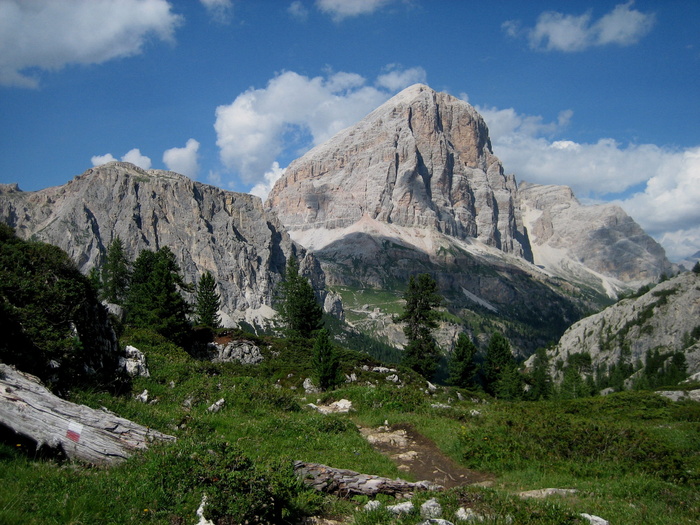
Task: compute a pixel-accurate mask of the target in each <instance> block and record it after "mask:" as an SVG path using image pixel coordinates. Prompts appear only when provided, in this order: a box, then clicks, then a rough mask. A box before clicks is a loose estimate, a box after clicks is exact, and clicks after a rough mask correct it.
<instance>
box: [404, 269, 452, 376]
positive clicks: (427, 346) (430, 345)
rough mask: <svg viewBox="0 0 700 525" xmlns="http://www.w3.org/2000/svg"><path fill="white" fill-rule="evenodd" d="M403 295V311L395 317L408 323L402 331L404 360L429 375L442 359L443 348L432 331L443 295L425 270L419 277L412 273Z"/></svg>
mask: <svg viewBox="0 0 700 525" xmlns="http://www.w3.org/2000/svg"><path fill="white" fill-rule="evenodd" d="M403 298H404V300H405V301H406V305H405V306H404V311H403V313H402V314H401V315H400V316H399V317H397V318H396V319H395V322H399V323H401V322H403V323H406V324H405V326H404V329H403V332H404V334H406V338H407V339H408V344H407V345H406V348H404V353H403V359H402V363H403V364H404V365H406V366H408V367H409V368H411V369H413V370H414V371H416V372H418V373H419V374H421V375H422V376H423V377H425V378H426V379H430V378H432V376H433V374H435V371H436V370H437V364H438V361H439V359H440V349H439V348H438V345H437V343H436V342H435V339H433V336H432V331H433V330H434V329H435V328H437V326H438V322H437V318H438V312H437V310H435V308H437V307H438V306H440V304H442V296H441V295H440V294H439V293H438V289H437V283H436V282H435V280H434V279H433V278H432V277H431V276H430V275H428V274H427V273H424V274H421V275H419V276H418V278H417V279H416V278H414V277H413V276H411V277H410V279H409V281H408V288H407V289H406V292H405V293H404V296H403Z"/></svg>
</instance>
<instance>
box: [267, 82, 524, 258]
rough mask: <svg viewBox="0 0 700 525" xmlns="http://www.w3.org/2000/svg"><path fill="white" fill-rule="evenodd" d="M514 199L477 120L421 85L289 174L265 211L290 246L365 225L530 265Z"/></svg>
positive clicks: (465, 107)
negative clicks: (481, 246) (306, 236)
mask: <svg viewBox="0 0 700 525" xmlns="http://www.w3.org/2000/svg"><path fill="white" fill-rule="evenodd" d="M517 194H518V188H517V186H516V183H515V178H514V177H513V176H512V175H508V176H506V175H505V174H504V172H503V167H502V165H501V163H500V161H499V160H498V158H497V157H496V156H495V155H494V154H493V152H492V151H491V142H490V140H489V136H488V129H487V128H486V124H485V123H484V120H483V119H482V118H481V116H480V115H479V114H478V113H477V112H476V110H474V108H473V107H471V106H470V105H469V104H467V103H466V102H463V101H461V100H459V99H456V98H454V97H452V96H450V95H448V94H446V93H437V92H435V91H433V90H432V89H430V88H429V87H427V86H424V85H421V84H416V85H414V86H411V87H409V88H407V89H405V90H404V91H402V92H401V93H399V94H398V95H396V96H395V97H393V98H392V99H391V100H389V101H388V102H386V103H385V104H383V105H382V106H381V107H379V108H378V109H376V110H375V111H373V112H372V113H370V114H369V115H368V116H367V117H365V118H364V119H363V120H362V121H360V122H359V123H358V124H356V125H355V126H353V127H351V128H348V129H346V130H345V131H341V132H340V133H338V134H337V135H336V136H335V137H333V138H332V139H330V140H329V141H328V142H326V143H324V144H322V145H320V146H318V147H316V148H314V149H313V150H311V151H310V152H308V153H307V154H306V155H304V156H303V157H301V158H300V159H298V160H296V161H294V162H293V163H292V164H290V166H289V167H288V168H287V170H286V172H285V175H284V176H283V177H282V178H281V179H280V180H279V181H278V182H277V183H276V184H275V187H274V188H273V190H272V192H271V193H270V196H269V198H268V200H267V202H266V207H267V209H270V210H275V211H276V212H277V214H278V215H279V217H280V220H281V221H282V223H283V224H284V225H285V226H286V227H287V229H288V230H289V231H290V232H291V234H292V236H293V237H294V235H295V232H303V231H305V230H321V229H323V230H335V229H342V228H347V227H349V226H352V225H353V224H356V223H358V222H359V221H361V220H362V219H363V217H367V218H369V219H371V220H376V221H378V222H380V223H388V224H395V225H399V226H408V227H416V228H426V229H430V230H435V231H438V232H441V233H444V234H447V235H450V236H453V237H456V238H459V239H471V238H474V239H478V240H479V241H481V242H483V243H485V244H487V245H489V246H494V247H496V248H498V249H500V250H502V251H504V252H506V253H511V254H514V255H517V256H522V257H525V258H526V259H529V258H530V257H531V255H530V248H529V245H528V241H527V236H526V235H525V232H524V229H523V225H522V221H521V218H520V214H519V209H518V207H517Z"/></svg>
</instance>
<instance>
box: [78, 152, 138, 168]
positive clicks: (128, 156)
mask: <svg viewBox="0 0 700 525" xmlns="http://www.w3.org/2000/svg"><path fill="white" fill-rule="evenodd" d="M90 160H91V161H92V165H93V166H102V165H103V164H107V163H108V162H114V161H116V160H117V159H115V158H114V156H113V155H112V154H111V153H107V154H105V155H94V156H93V157H92V158H91V159H90ZM121 160H122V162H131V163H132V164H135V165H136V166H138V167H139V168H142V169H144V170H150V169H151V159H149V158H148V157H146V156H145V155H142V154H141V150H139V149H138V148H134V149H132V150H129V151H127V152H126V153H125V154H124V155H123V156H122V158H121Z"/></svg>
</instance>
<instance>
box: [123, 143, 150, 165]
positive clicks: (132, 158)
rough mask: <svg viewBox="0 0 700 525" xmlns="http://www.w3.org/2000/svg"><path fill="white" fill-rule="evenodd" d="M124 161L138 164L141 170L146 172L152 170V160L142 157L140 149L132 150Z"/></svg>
mask: <svg viewBox="0 0 700 525" xmlns="http://www.w3.org/2000/svg"><path fill="white" fill-rule="evenodd" d="M122 161H123V162H131V163H132V164H136V165H137V166H138V167H139V168H141V169H144V170H150V169H151V159H149V158H148V157H146V156H145V155H141V151H140V150H139V149H138V148H134V149H132V150H129V151H127V152H126V154H125V155H124V156H123V157H122Z"/></svg>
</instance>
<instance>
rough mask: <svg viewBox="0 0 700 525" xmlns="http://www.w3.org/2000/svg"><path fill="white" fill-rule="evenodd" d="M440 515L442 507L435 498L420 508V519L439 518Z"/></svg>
mask: <svg viewBox="0 0 700 525" xmlns="http://www.w3.org/2000/svg"><path fill="white" fill-rule="evenodd" d="M441 514H442V505H440V504H439V503H438V501H437V500H436V499H435V498H430V499H429V500H428V501H426V502H425V503H423V504H422V505H421V506H420V515H421V518H439V517H440V515H441Z"/></svg>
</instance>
